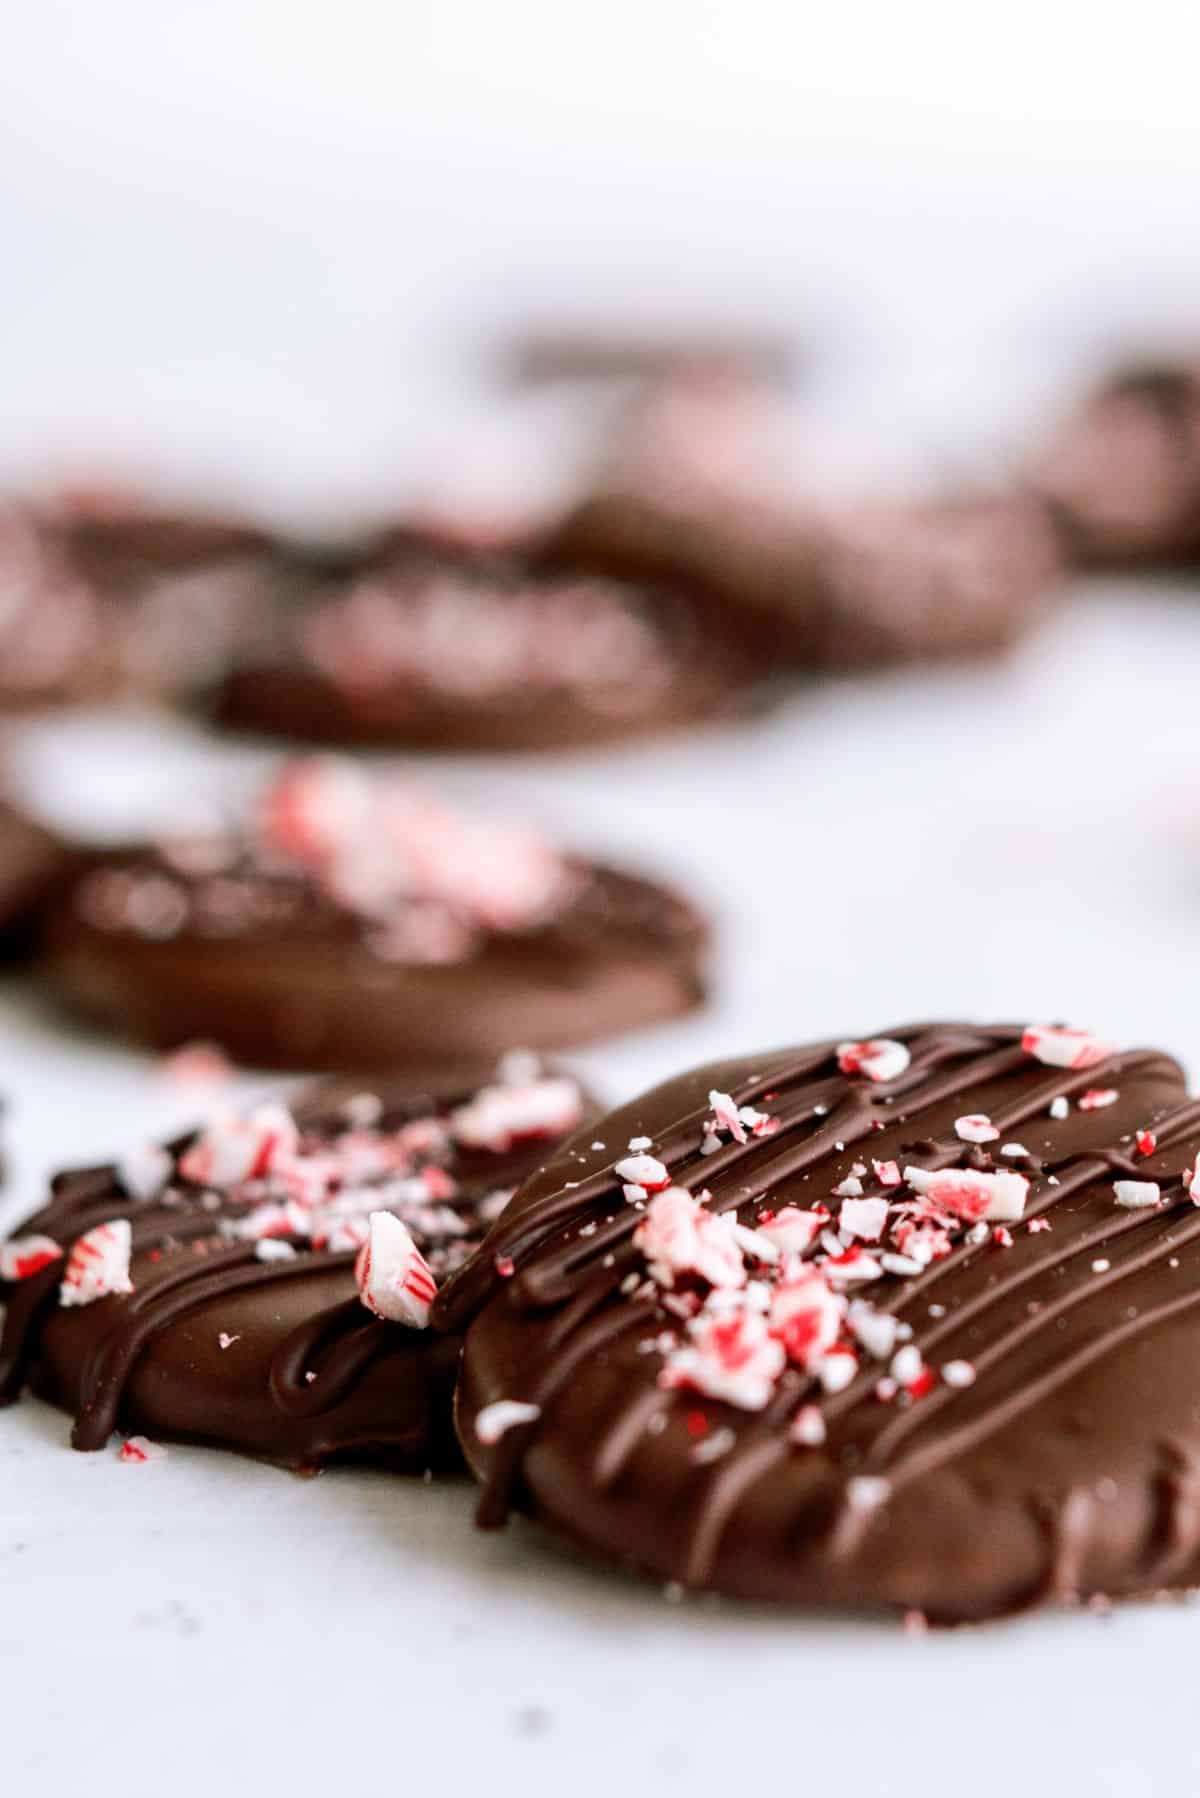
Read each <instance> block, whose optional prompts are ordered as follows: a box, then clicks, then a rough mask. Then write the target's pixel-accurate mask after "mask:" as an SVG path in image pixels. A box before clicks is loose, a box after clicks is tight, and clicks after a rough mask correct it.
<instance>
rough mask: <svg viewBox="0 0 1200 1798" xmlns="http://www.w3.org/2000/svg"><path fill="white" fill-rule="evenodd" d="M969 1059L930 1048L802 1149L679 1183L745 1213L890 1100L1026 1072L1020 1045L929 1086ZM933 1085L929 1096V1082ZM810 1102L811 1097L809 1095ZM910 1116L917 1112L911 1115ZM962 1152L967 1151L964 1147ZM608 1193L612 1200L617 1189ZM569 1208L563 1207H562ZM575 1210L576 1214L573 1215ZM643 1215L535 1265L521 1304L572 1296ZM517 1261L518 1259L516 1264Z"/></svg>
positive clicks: (620, 1218)
mask: <svg viewBox="0 0 1200 1798" xmlns="http://www.w3.org/2000/svg"><path fill="white" fill-rule="evenodd" d="M961 1053H963V1046H962V1044H961V1042H959V1041H957V1039H955V1040H954V1045H953V1047H952V1048H950V1047H947V1046H946V1044H945V1043H943V1042H939V1043H938V1044H937V1045H936V1046H935V1047H926V1048H925V1049H924V1051H923V1055H922V1058H921V1060H920V1061H919V1062H918V1059H917V1056H916V1055H914V1060H913V1065H912V1066H911V1067H910V1068H909V1070H908V1071H907V1072H906V1074H905V1075H903V1076H902V1077H901V1078H900V1079H899V1080H896V1081H892V1082H890V1083H889V1084H887V1085H886V1086H883V1085H881V1086H880V1087H878V1088H877V1089H876V1091H877V1092H878V1094H879V1095H881V1097H880V1098H878V1099H877V1098H876V1096H875V1093H873V1092H867V1091H866V1090H864V1089H862V1088H858V1087H854V1088H851V1090H850V1091H849V1093H848V1094H847V1095H846V1098H845V1100H844V1101H843V1102H842V1104H840V1105H838V1106H837V1107H835V1109H834V1111H833V1112H832V1114H831V1115H830V1116H829V1117H827V1118H824V1119H822V1121H821V1125H820V1127H819V1128H818V1129H816V1130H815V1131H813V1132H812V1134H811V1135H810V1136H807V1137H805V1138H804V1140H803V1141H802V1142H800V1143H793V1144H791V1145H790V1146H787V1147H783V1148H781V1147H780V1146H779V1145H780V1138H781V1135H782V1134H783V1133H776V1134H775V1135H772V1136H768V1137H764V1138H762V1139H760V1140H759V1141H758V1142H757V1143H755V1144H754V1145H741V1144H737V1143H730V1144H727V1145H726V1146H725V1148H724V1149H723V1150H721V1151H720V1152H719V1154H717V1155H713V1156H711V1157H703V1156H701V1155H700V1154H699V1151H698V1150H697V1151H696V1152H695V1157H694V1160H693V1162H692V1165H691V1166H690V1169H689V1171H688V1173H687V1174H685V1175H684V1176H683V1177H682V1178H680V1179H679V1180H678V1184H679V1185H681V1186H684V1187H687V1188H688V1190H693V1189H694V1188H695V1187H696V1186H700V1185H703V1186H707V1187H709V1188H710V1190H711V1192H712V1198H711V1201H710V1202H709V1206H708V1208H709V1210H710V1211H714V1212H724V1211H729V1210H733V1209H740V1207H741V1206H742V1205H745V1204H750V1203H752V1202H753V1201H754V1200H755V1199H757V1198H761V1197H762V1196H763V1195H764V1194H766V1193H767V1192H769V1191H770V1189H771V1188H772V1187H773V1186H775V1185H777V1184H778V1183H779V1182H781V1181H783V1180H787V1179H790V1178H793V1177H794V1176H795V1175H796V1174H798V1173H801V1172H803V1170H804V1169H805V1168H808V1167H811V1166H813V1165H814V1164H815V1163H817V1162H819V1161H821V1160H822V1159H823V1158H824V1157H825V1156H826V1154H828V1153H831V1152H834V1153H836V1152H840V1151H839V1150H838V1144H841V1145H842V1147H843V1148H848V1147H850V1146H851V1145H852V1144H855V1143H858V1142H861V1141H863V1140H864V1139H865V1138H866V1137H867V1136H869V1135H870V1134H871V1133H872V1131H873V1130H874V1127H875V1124H876V1122H877V1121H885V1120H886V1119H887V1117H888V1115H889V1114H888V1112H887V1109H886V1107H885V1105H884V1104H883V1103H882V1098H883V1097H893V1096H897V1095H902V1096H904V1097H906V1098H907V1097H909V1096H910V1094H911V1096H912V1097H914V1098H917V1099H918V1101H919V1102H918V1104H917V1106H916V1109H917V1110H918V1111H919V1110H924V1109H927V1108H928V1107H929V1106H931V1105H936V1104H939V1103H941V1102H942V1101H943V1100H945V1099H947V1098H952V1097H953V1096H954V1095H955V1093H958V1092H961V1091H963V1090H965V1089H966V1088H968V1087H970V1086H973V1085H976V1084H978V1083H979V1082H980V1081H981V1080H985V1079H988V1078H993V1077H997V1076H999V1075H1002V1074H1005V1073H1010V1072H1012V1071H1013V1069H1015V1068H1017V1067H1019V1066H1021V1065H1022V1062H1023V1061H1024V1059H1025V1057H1024V1052H1023V1051H1022V1050H1021V1048H1020V1046H1019V1045H1017V1046H1016V1047H1014V1048H1004V1049H1001V1050H1000V1051H998V1052H997V1053H996V1054H994V1055H992V1056H990V1057H987V1058H986V1059H985V1061H984V1063H983V1065H982V1067H980V1066H977V1065H974V1064H970V1065H968V1066H967V1067H966V1068H962V1069H955V1070H953V1071H952V1072H950V1073H947V1074H945V1075H943V1076H942V1078H941V1079H940V1080H933V1079H929V1077H928V1071H929V1069H930V1067H931V1066H936V1065H937V1064H938V1063H940V1062H941V1061H942V1060H944V1059H946V1058H947V1057H948V1056H949V1055H951V1054H961ZM922 1080H925V1081H926V1082H927V1084H926V1085H925V1087H924V1090H921V1081H922ZM802 1097H803V1098H804V1099H807V1097H808V1095H802ZM904 1115H905V1116H908V1115H909V1112H908V1111H907V1109H906V1111H905V1114H904ZM958 1147H959V1151H960V1152H961V1149H962V1145H961V1144H960V1145H958ZM735 1166H737V1167H738V1171H739V1173H740V1175H741V1176H742V1178H741V1180H740V1183H739V1184H738V1185H737V1186H736V1187H729V1186H727V1187H725V1188H724V1189H722V1187H721V1186H720V1185H719V1184H718V1180H717V1178H716V1176H719V1175H720V1174H721V1173H722V1172H723V1171H725V1170H727V1169H729V1168H732V1167H735ZM609 1179H610V1184H609V1186H608V1187H607V1188H604V1189H602V1191H605V1192H606V1193H611V1191H612V1184H611V1176H609ZM583 1190H584V1188H582V1187H581V1188H579V1189H577V1190H576V1191H575V1192H573V1193H572V1195H571V1196H572V1199H573V1200H575V1201H576V1202H578V1201H579V1197H580V1192H581V1191H583ZM558 1203H559V1205H560V1206H561V1201H559V1202H558ZM572 1209H573V1208H572ZM640 1215H641V1214H640V1213H639V1212H637V1211H636V1210H634V1209H632V1208H630V1209H629V1210H628V1211H627V1212H625V1213H624V1214H617V1215H616V1216H615V1217H612V1218H610V1219H609V1220H608V1224H607V1228H606V1227H605V1226H603V1225H602V1226H601V1227H600V1228H599V1229H598V1230H597V1232H596V1234H595V1236H594V1237H592V1238H591V1239H590V1240H589V1241H588V1243H587V1245H586V1247H585V1248H583V1249H581V1248H580V1247H579V1246H578V1240H577V1238H574V1239H572V1240H571V1241H570V1242H568V1243H566V1244H564V1245H563V1246H562V1247H561V1248H559V1249H558V1250H551V1251H550V1252H549V1253H548V1254H546V1255H545V1256H544V1257H542V1258H541V1259H540V1260H539V1261H538V1262H537V1264H536V1265H535V1266H533V1267H531V1268H529V1269H527V1270H526V1271H524V1272H523V1273H521V1274H519V1275H518V1277H517V1279H516V1281H515V1282H514V1288H513V1290H514V1294H515V1296H516V1298H517V1299H518V1301H524V1302H526V1303H528V1304H530V1305H532V1306H542V1305H549V1304H553V1303H555V1302H556V1301H558V1300H560V1299H562V1298H564V1297H566V1296H568V1294H569V1293H570V1292H571V1290H572V1285H573V1281H574V1280H575V1279H576V1278H577V1277H578V1276H579V1274H580V1272H581V1271H583V1270H585V1269H586V1268H587V1267H588V1266H589V1265H590V1264H591V1263H592V1262H593V1261H594V1260H595V1259H596V1258H597V1257H598V1256H602V1255H604V1254H605V1253H613V1252H615V1250H616V1249H617V1248H618V1247H623V1246H624V1245H625V1244H626V1243H627V1242H628V1239H629V1238H630V1237H631V1236H632V1235H633V1232H634V1230H635V1229H636V1228H637V1225H638V1222H639V1220H640ZM516 1258H517V1257H516V1256H515V1255H514V1259H516Z"/></svg>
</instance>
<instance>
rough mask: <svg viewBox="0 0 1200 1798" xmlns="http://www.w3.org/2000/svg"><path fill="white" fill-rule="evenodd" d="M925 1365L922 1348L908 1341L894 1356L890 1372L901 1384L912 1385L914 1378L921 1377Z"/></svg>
mask: <svg viewBox="0 0 1200 1798" xmlns="http://www.w3.org/2000/svg"><path fill="white" fill-rule="evenodd" d="M924 1365H925V1364H924V1362H923V1361H922V1359H921V1351H920V1349H919V1348H917V1347H916V1346H915V1344H913V1343H911V1342H906V1343H905V1344H904V1347H903V1348H898V1349H897V1350H896V1352H895V1354H894V1355H893V1356H892V1364H891V1366H890V1367H889V1368H888V1372H889V1373H890V1374H891V1376H892V1378H893V1380H896V1381H898V1382H899V1384H900V1385H901V1386H911V1385H912V1383H913V1381H914V1380H918V1379H920V1377H921V1373H922V1370H923V1368H924Z"/></svg>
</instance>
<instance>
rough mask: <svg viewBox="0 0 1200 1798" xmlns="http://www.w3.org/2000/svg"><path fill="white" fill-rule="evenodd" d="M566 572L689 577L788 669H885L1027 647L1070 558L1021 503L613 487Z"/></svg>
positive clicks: (575, 517) (565, 541)
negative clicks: (767, 497)
mask: <svg viewBox="0 0 1200 1798" xmlns="http://www.w3.org/2000/svg"><path fill="white" fill-rule="evenodd" d="M544 553H545V555H546V558H547V560H548V562H549V563H550V564H551V565H552V566H557V567H572V568H583V569H591V570H595V571H598V572H604V573H609V574H613V575H618V576H621V577H623V578H626V579H634V580H647V581H659V582H664V583H674V584H675V585H676V586H677V587H679V588H680V589H681V590H684V591H687V592H690V593H693V594H695V595H696V596H698V597H699V598H701V599H702V600H704V601H707V605H708V608H709V611H710V612H711V613H712V615H713V616H714V619H715V620H716V626H715V628H718V629H721V630H723V631H725V632H727V633H728V632H732V631H733V630H734V629H735V628H736V629H737V630H738V631H739V633H740V634H741V636H742V639H743V641H744V642H745V644H746V645H747V646H750V647H753V648H755V649H757V651H758V652H759V653H760V654H761V655H763V656H764V657H766V658H768V659H769V661H770V662H771V663H773V664H774V665H775V666H777V667H778V666H783V667H793V668H812V669H830V668H833V669H837V668H856V667H862V666H871V665H883V666H886V665H888V664H890V663H894V662H906V661H923V660H928V659H942V658H956V657H962V656H971V655H983V654H988V653H993V652H995V651H998V650H1001V649H1004V648H1006V647H1008V646H1010V645H1011V644H1013V643H1015V642H1017V641H1019V639H1020V638H1021V637H1022V636H1024V635H1025V634H1026V632H1027V631H1028V630H1029V629H1030V628H1031V627H1032V625H1033V624H1034V622H1035V621H1036V619H1037V617H1038V615H1039V614H1040V612H1041V610H1042V608H1043V606H1044V604H1045V602H1046V600H1047V597H1048V594H1049V591H1050V589H1051V588H1052V586H1053V583H1054V579H1055V576H1056V574H1057V569H1058V564H1057V556H1056V549H1055V544H1054V539H1053V535H1052V533H1051V531H1050V529H1049V528H1048V526H1047V523H1046V521H1045V518H1044V517H1043V516H1042V514H1041V511H1040V508H1039V507H1038V506H1037V505H1035V504H1034V503H1032V502H1030V501H1029V500H1026V499H1023V498H1020V497H1017V496H1013V495H995V496H981V497H978V498H962V499H939V500H928V501H923V502H919V503H912V504H908V503H903V504H902V503H897V504H879V505H874V506H865V505H864V506H860V507H857V508H847V509H845V510H843V511H841V512H839V513H836V514H834V513H831V512H819V511H817V510H815V509H813V510H811V511H808V512H805V511H803V510H801V509H799V508H797V509H795V510H792V511H789V510H787V509H786V508H784V507H782V506H780V505H778V504H776V503H773V502H772V503H768V502H766V501H763V502H761V503H759V502H754V501H751V500H749V499H741V500H735V499H732V498H730V499H725V500H722V499H721V498H720V497H719V496H712V497H711V498H710V499H709V500H708V501H707V503H698V504H693V503H692V502H690V501H686V500H681V501H680V503H679V504H678V505H676V504H673V503H671V502H670V501H669V500H668V499H666V498H653V497H646V496H643V495H640V494H638V493H634V492H627V491H615V490H614V491H609V492H602V493H598V494H596V495H594V496H593V497H592V498H591V499H589V500H586V501H584V503H583V504H582V505H580V506H579V507H578V508H577V509H576V511H575V512H574V513H572V514H571V515H570V516H569V517H568V518H567V519H566V520H564V522H563V524H562V526H561V527H560V528H559V530H558V531H557V532H556V533H554V534H553V535H552V536H551V538H550V539H549V541H548V542H547V544H546V546H545V552H544Z"/></svg>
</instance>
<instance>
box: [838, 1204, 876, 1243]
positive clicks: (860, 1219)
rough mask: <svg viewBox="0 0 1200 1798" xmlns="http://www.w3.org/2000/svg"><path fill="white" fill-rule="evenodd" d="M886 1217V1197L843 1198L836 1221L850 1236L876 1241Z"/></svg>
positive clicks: (866, 1240)
mask: <svg viewBox="0 0 1200 1798" xmlns="http://www.w3.org/2000/svg"><path fill="white" fill-rule="evenodd" d="M887 1218H888V1202H887V1200H886V1199H845V1200H844V1201H843V1203H842V1208H841V1210H840V1211H839V1212H838V1215H837V1221H838V1224H839V1225H840V1226H841V1228H842V1229H843V1230H845V1231H847V1232H848V1234H849V1235H851V1236H860V1237H861V1238H862V1240H863V1241H864V1242H878V1241H879V1238H880V1237H881V1236H882V1235H883V1230H884V1225H885V1224H886V1223H887Z"/></svg>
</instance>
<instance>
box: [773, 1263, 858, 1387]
mask: <svg viewBox="0 0 1200 1798" xmlns="http://www.w3.org/2000/svg"><path fill="white" fill-rule="evenodd" d="M845 1315H846V1301H845V1299H844V1298H843V1297H842V1296H841V1294H840V1293H837V1292H834V1290H833V1288H832V1287H831V1286H830V1284H829V1282H828V1280H827V1279H826V1278H825V1275H824V1273H823V1272H822V1270H821V1269H820V1268H816V1267H811V1266H808V1265H804V1266H801V1267H798V1268H797V1269H796V1271H795V1273H794V1274H792V1275H791V1276H790V1277H788V1278H785V1280H784V1281H783V1282H782V1284H781V1285H779V1286H778V1287H776V1289H775V1292H774V1294H773V1295H772V1298H771V1309H770V1312H769V1313H768V1316H769V1320H770V1327H771V1333H772V1335H774V1336H777V1337H778V1338H779V1340H780V1342H781V1343H782V1344H783V1346H784V1349H785V1350H786V1352H787V1357H788V1359H789V1361H794V1362H795V1363H796V1365H797V1366H798V1367H804V1368H808V1369H809V1370H811V1369H812V1367H813V1365H814V1364H815V1362H816V1361H817V1360H818V1359H819V1358H820V1357H821V1356H822V1355H823V1354H824V1353H825V1351H826V1350H827V1349H829V1348H832V1346H833V1344H834V1343H835V1342H836V1341H837V1337H838V1332H839V1330H840V1329H841V1327H842V1319H843V1317H844V1316H845Z"/></svg>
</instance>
